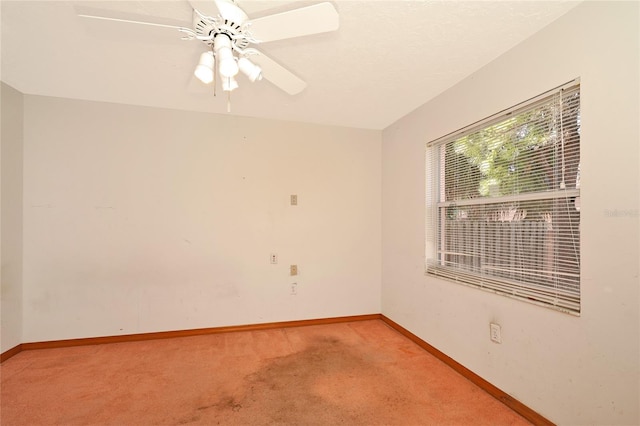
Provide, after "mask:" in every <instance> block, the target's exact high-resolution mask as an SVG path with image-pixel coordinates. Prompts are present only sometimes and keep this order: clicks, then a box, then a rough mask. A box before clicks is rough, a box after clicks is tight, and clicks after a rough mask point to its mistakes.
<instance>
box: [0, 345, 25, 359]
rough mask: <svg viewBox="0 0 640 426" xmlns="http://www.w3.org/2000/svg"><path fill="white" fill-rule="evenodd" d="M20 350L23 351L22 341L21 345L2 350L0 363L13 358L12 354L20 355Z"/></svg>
mask: <svg viewBox="0 0 640 426" xmlns="http://www.w3.org/2000/svg"><path fill="white" fill-rule="evenodd" d="M20 352H22V343H21V344H19V345H16V346H14V347H13V348H11V349H9V350H8V351H4V352H2V353H1V354H0V363H3V362H5V361H6V360H8V359H9V358H11V357H12V356H15V355H18V354H19V353H20Z"/></svg>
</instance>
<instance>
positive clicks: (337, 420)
mask: <svg viewBox="0 0 640 426" xmlns="http://www.w3.org/2000/svg"><path fill="white" fill-rule="evenodd" d="M0 374H1V398H2V399H1V404H0V406H1V412H0V420H1V423H2V425H3V426H12V425H182V424H198V425H528V424H530V423H528V422H527V421H526V420H525V419H524V418H522V417H520V416H519V415H518V414H517V413H515V412H514V411H512V410H511V409H509V408H508V407H506V406H505V405H503V404H502V403H501V402H499V401H498V400H496V399H495V398H493V397H492V396H490V395H489V394H487V393H486V392H484V391H483V390H482V389H480V388H478V387H477V386H476V385H474V384H473V383H471V382H470V381H468V380H467V379H465V378H464V377H462V376H460V375H459V374H458V373H456V372H455V371H454V370H452V369H450V368H449V367H448V366H446V365H445V364H443V363H442V362H441V361H439V360H438V359H436V358H435V357H433V356H432V355H431V354H429V353H428V352H426V351H424V350H423V349H422V348H420V347H419V346H417V345H416V344H415V343H413V342H411V341H410V340H409V339H407V338H406V337H404V336H403V335H401V334H399V333H398V332H396V331H395V330H393V329H391V328H390V327H389V326H387V325H386V324H385V323H384V322H382V321H380V320H370V321H357V322H348V323H339V324H330V325H312V326H305V327H293V328H281V329H273V330H263V331H241V332H232V333H222V334H211V335H205V336H195V337H181V338H174V339H165V340H151V341H143V342H131V343H112V344H104V345H95V346H79V347H71V348H60V349H43V350H34V351H24V352H21V353H19V354H17V355H16V356H14V357H12V358H10V359H9V360H7V361H5V362H4V363H3V364H2V366H1V367H0Z"/></svg>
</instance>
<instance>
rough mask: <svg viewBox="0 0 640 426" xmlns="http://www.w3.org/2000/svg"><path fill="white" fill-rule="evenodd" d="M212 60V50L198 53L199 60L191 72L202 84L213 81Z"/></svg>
mask: <svg viewBox="0 0 640 426" xmlns="http://www.w3.org/2000/svg"><path fill="white" fill-rule="evenodd" d="M214 62H215V60H214V59H213V52H211V51H209V52H204V53H203V54H202V55H200V61H199V62H198V66H197V67H196V70H195V71H194V72H193V74H194V75H195V76H196V77H198V80H200V81H201V82H203V83H204V84H209V83H211V82H212V81H213V69H214V68H213V67H214Z"/></svg>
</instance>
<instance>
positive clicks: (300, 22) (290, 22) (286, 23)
mask: <svg viewBox="0 0 640 426" xmlns="http://www.w3.org/2000/svg"><path fill="white" fill-rule="evenodd" d="M250 22H251V26H250V27H249V31H251V34H252V35H253V37H254V38H255V39H256V40H258V42H260V43H264V42H268V41H275V40H282V39H285V38H292V37H300V36H305V35H311V34H318V33H325V32H329V31H335V30H337V29H338V27H339V26H340V21H339V18H338V12H337V11H336V9H335V7H333V5H332V4H331V3H328V2H327V3H318V4H314V5H313V6H307V7H301V8H299V9H294V10H290V11H288V12H282V13H277V14H275V15H268V16H265V17H263V18H257V19H254V20H252V21H250Z"/></svg>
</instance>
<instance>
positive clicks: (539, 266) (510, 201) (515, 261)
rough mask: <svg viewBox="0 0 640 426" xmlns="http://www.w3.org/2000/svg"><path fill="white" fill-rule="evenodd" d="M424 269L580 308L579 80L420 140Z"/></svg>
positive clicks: (527, 297)
mask: <svg viewBox="0 0 640 426" xmlns="http://www.w3.org/2000/svg"><path fill="white" fill-rule="evenodd" d="M426 170H427V187H426V189H427V246H426V256H427V266H426V267H427V274H429V275H432V276H436V277H440V278H444V279H447V280H452V281H455V282H458V283H463V284H467V285H471V286H475V287H479V288H483V289H486V290H490V291H493V292H496V293H500V294H504V295H509V296H512V297H516V298H519V299H523V300H527V301H531V302H534V303H538V304H544V305H546V306H552V307H554V308H556V309H560V310H562V311H565V312H570V313H579V312H580V86H579V83H578V82H577V81H573V82H571V83H568V84H566V85H564V86H562V87H560V88H557V89H554V90H553V91H551V92H547V93H545V94H544V95H541V96H539V97H537V98H535V99H531V100H529V101H527V102H525V103H522V104H520V105H518V106H516V107H513V108H510V109H509V110H506V111H503V112H501V113H499V114H496V115H494V116H492V117H489V118H487V119H485V120H482V121H481V122H479V123H476V124H474V125H472V126H469V127H467V128H464V129H462V130H460V131H457V132H454V133H452V134H450V135H447V136H445V137H443V138H440V139H438V140H435V141H433V142H430V143H429V144H427V164H426Z"/></svg>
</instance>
